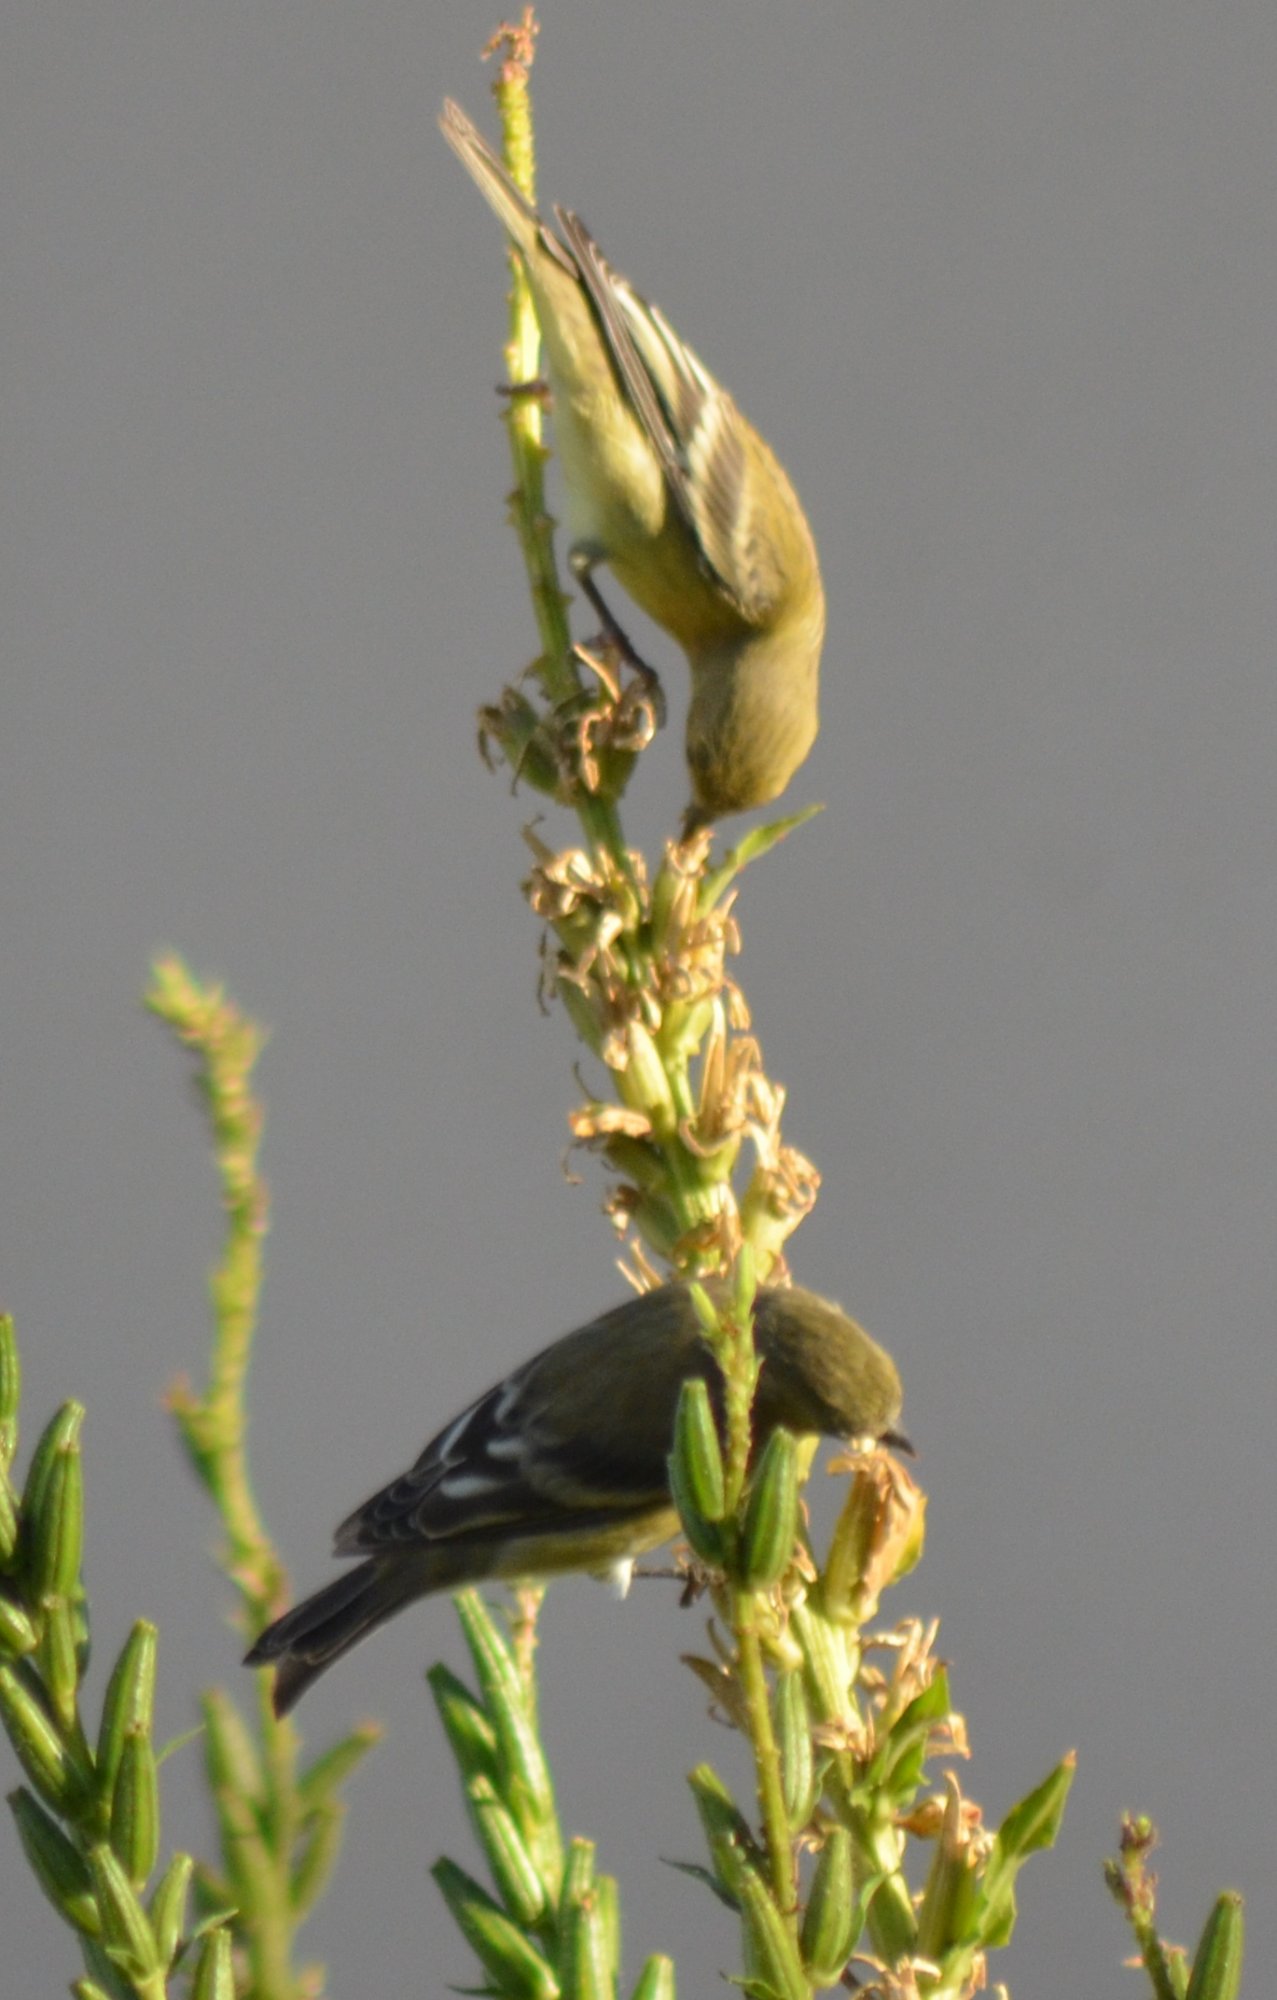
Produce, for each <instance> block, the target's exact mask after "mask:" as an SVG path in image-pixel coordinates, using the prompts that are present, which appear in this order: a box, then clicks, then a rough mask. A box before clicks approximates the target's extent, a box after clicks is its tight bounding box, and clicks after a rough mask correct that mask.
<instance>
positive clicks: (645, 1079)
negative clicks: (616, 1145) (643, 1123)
mask: <svg viewBox="0 0 1277 2000" xmlns="http://www.w3.org/2000/svg"><path fill="white" fill-rule="evenodd" d="M625 1047H626V1054H627V1057H628V1060H627V1062H626V1065H625V1068H624V1069H619V1070H617V1072H616V1091H617V1096H618V1097H619V1098H620V1100H621V1102H622V1104H624V1105H625V1106H627V1108H628V1109H629V1110H631V1111H642V1112H644V1113H645V1114H646V1116H647V1118H648V1119H649V1120H650V1122H651V1126H652V1135H653V1137H654V1138H656V1139H658V1140H665V1139H672V1138H673V1137H674V1134H675V1132H676V1131H677V1129H678V1113H677V1111H676V1109H675V1105H674V1099H673V1096H672V1095H671V1092H670V1081H669V1078H668V1077H667V1076H666V1074H665V1065H664V1063H663V1062H662V1061H661V1057H660V1051H659V1050H658V1049H657V1046H656V1043H655V1042H654V1041H653V1040H652V1037H651V1036H650V1035H649V1033H648V1031H647V1029H646V1028H645V1027H644V1026H643V1023H642V1022H641V1021H631V1022H630V1024H629V1026H628V1027H627V1029H626V1031H625Z"/></svg>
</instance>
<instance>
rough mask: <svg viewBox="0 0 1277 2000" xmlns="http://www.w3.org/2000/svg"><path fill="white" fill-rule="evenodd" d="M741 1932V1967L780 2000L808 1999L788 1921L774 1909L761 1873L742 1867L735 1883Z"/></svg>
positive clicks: (806, 1982) (802, 1972)
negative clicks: (742, 1944) (743, 1953)
mask: <svg viewBox="0 0 1277 2000" xmlns="http://www.w3.org/2000/svg"><path fill="white" fill-rule="evenodd" d="M736 1896H737V1900H738V1902H739V1904H740V1914H741V1926H742V1928H743V1930H744V1933H745V1969H746V1972H747V1974H748V1975H749V1976H750V1978H751V1979H754V1980H757V1981H758V1982H759V1983H760V1984H762V1985H764V1986H766V1987H768V1988H769V1989H770V1990H771V1992H772V1993H775V1994H777V1995H779V1996H780V2000H811V1986H810V1984H809V1983H808V1980H807V1975H806V1974H805V1973H804V1971H803V1966H802V1960H801V1959H800V1958H799V1956H798V1946H797V1944H796V1943H795V1941H794V1938H793V1936H792V1934H791V1932H790V1929H789V1926H788V1924H787V1923H786V1922H785V1919H784V1918H783V1917H782V1915H781V1913H780V1911H779V1910H778V1909H777V1908H776V1905H775V1903H774V1902H773V1900H772V1895H771V1891H770V1889H769V1888H768V1887H767V1884H766V1883H765V1882H764V1881H763V1878H762V1876H761V1875H760V1874H759V1873H758V1872H757V1870H756V1869H755V1868H753V1867H752V1866H745V1867H744V1868H742V1870H741V1872H740V1876H739V1880H738V1882H737V1885H736Z"/></svg>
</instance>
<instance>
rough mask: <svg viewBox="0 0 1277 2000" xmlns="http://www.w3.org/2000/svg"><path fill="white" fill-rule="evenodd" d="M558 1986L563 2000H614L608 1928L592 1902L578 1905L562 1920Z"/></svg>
mask: <svg viewBox="0 0 1277 2000" xmlns="http://www.w3.org/2000/svg"><path fill="white" fill-rule="evenodd" d="M559 1982H560V1991H561V1992H562V1994H563V1996H564V2000H614V1996H615V1994H616V1978H615V1973H614V1969H613V1966H612V1961H611V1954H610V1953H609V1951H608V1939H607V1927H606V1924H605V1923H604V1920H603V1918H602V1916H601V1914H600V1912H599V1910H598V1909H597V1908H596V1907H595V1905H594V1903H593V1902H586V1903H581V1904H578V1905H577V1907H576V1908H575V1909H573V1910H569V1912H568V1914H567V1917H566V1918H565V1920H564V1923H563V1930H562V1943H561V1945H560V1949H559Z"/></svg>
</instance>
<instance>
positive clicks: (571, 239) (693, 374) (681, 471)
mask: <svg viewBox="0 0 1277 2000" xmlns="http://www.w3.org/2000/svg"><path fill="white" fill-rule="evenodd" d="M554 213H555V218H556V220H557V222H558V224H559V227H560V228H561V229H562V231H563V233H564V236H565V237H566V239H567V244H568V248H569V249H570V251H571V253H572V256H573V258H574V259H575V261H576V267H577V270H578V272H579V274H580V278H581V283H582V285H583V286H584V287H585V291H586V294H587V296H588V298H589V300H590V303H591V305H592V306H593V308H594V311H595V315H596V317H597V319H598V323H599V326H600V329H601V331H602V334H603V338H604V340H605V342H606V344H607V348H608V351H609V353H610V354H611V357H612V360H613V363H614V365H615V367H616V370H617V373H618V374H619V376H620V378H621V381H622V383H623V384H624V387H625V391H626V394H627V395H628V397H629V400H630V404H631V406H632V408H633V409H634V411H635V413H636V415H637V416H638V419H639V421H640V423H641V424H642V426H643V429H644V432H645V433H646V435H647V438H648V440H649V442H650V443H651V446H652V449H653V450H654V451H655V453H656V455H657V458H658V459H659V460H660V463H661V468H662V470H663V472H664V474H665V480H666V484H667V486H668V489H669V492H670V496H671V498H672V499H673V502H674V505H675V506H676V508H677V509H678V511H679V513H680V514H681V515H682V517H683V520H684V522H685V523H686V525H687V527H688V528H689V530H690V531H691V534H692V536H693V538H694V540H695V542H696V546H697V548H698V550H699V551H700V554H701V557H702V560H703V561H704V563H705V565H706V567H707V569H709V570H710V571H711V572H712V573H713V575H714V576H715V577H716V579H717V580H718V582H719V584H720V586H721V587H722V589H723V590H724V591H725V592H726V593H727V595H728V596H729V597H731V598H732V599H734V600H735V602H736V603H737V604H738V605H739V606H740V609H741V612H742V614H743V615H744V616H745V617H746V618H747V619H749V620H750V621H751V622H752V621H754V620H756V619H761V618H762V617H764V616H765V615H766V613H767V611H768V610H769V609H770V607H771V605H772V604H773V603H774V601H775V599H776V597H777V595H778V594H779V591H780V589H781V588H782V586H783V583H784V578H783V577H782V576H781V575H780V573H779V570H778V567H777V564H776V562H775V559H774V546H773V541H772V538H771V535H770V533H769V532H766V530H767V529H768V523H767V521H766V520H764V521H763V522H762V523H761V524H760V523H759V521H758V520H757V519H756V518H754V517H753V514H752V509H751V507H750V486H751V482H750V481H749V480H748V479H747V473H748V470H749V467H750V463H751V445H752V444H753V443H754V442H755V441H754V440H753V439H752V434H751V432H750V429H749V426H748V425H747V424H746V422H745V419H744V418H743V417H742V416H741V414H740V411H739V410H738V409H737V407H736V405H735V403H734V402H733V401H732V398H731V397H730V396H729V395H728V393H727V391H726V389H724V388H723V386H722V384H721V383H719V382H716V381H715V380H714V377H713V376H712V375H711V374H710V372H709V370H708V368H706V366H705V364H704V362H703V361H701V360H700V358H699V356H698V355H696V354H695V353H694V352H693V351H692V349H691V348H690V347H689V346H688V345H687V343H686V341H684V340H680V338H679V336H678V334H677V333H675V331H674V329H673V327H672V326H671V325H670V323H669V321H668V320H667V319H666V318H665V315H664V314H663V313H662V312H661V311H660V310H659V308H658V307H656V306H652V305H649V304H648V303H647V301H646V299H644V298H641V297H640V296H639V294H638V293H637V292H636V291H635V289H634V287H633V286H632V285H631V284H630V283H629V280H628V279H626V278H622V277H621V276H619V274H618V273H617V272H615V271H613V270H612V268H611V266H610V265H609V264H608V262H607V260H606V258H605V257H604V256H603V254H602V252H601V251H600V249H599V246H598V244H597V243H596V242H595V241H594V238H593V237H592V236H591V235H590V233H589V231H588V229H587V228H586V227H585V224H584V223H583V222H582V221H581V218H580V216H579V215H575V214H573V212H572V211H571V210H570V209H565V208H556V209H555V211H554ZM760 472H761V473H762V474H763V477H762V479H761V481H760V482H759V485H760V489H761V490H762V491H763V492H766V491H767V489H768V486H769V484H770V481H771V480H772V479H773V478H775V477H776V476H778V475H779V476H780V477H781V478H783V476H784V475H783V474H781V473H780V468H779V467H778V466H776V465H775V461H774V460H773V459H772V457H771V454H770V453H769V452H767V453H765V457H764V458H763V460H762V461H761V462H760ZM760 525H761V527H762V528H763V529H764V531H765V532H762V533H760V532H759V528H760ZM769 552H770V554H771V556H772V560H771V561H768V560H767V557H768V554H769Z"/></svg>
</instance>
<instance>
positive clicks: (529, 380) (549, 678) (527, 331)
mask: <svg viewBox="0 0 1277 2000" xmlns="http://www.w3.org/2000/svg"><path fill="white" fill-rule="evenodd" d="M530 61H531V49H530V45H529V47H528V49H527V54H526V57H525V58H524V59H511V60H508V61H507V62H506V63H505V64H504V65H503V67H502V71H501V74H500V76H499V78H498V80H497V83H496V84H495V86H494V90H493V94H494V96H495V97H496V100H497V108H498V110H499V112H500V114H501V133H502V150H503V152H504V156H505V162H506V165H507V167H508V168H509V170H510V173H511V175H512V176H513V178H514V180H515V182H516V184H517V186H518V187H519V188H520V189H521V190H522V192H523V193H524V194H525V195H526V196H527V198H528V200H529V201H530V202H532V203H533V205H534V206H535V204H536V141H535V137H534V134H533V125H532V99H531V93H530V91H529V89H528V66H529V64H530ZM510 265H511V269H512V271H513V274H514V276H513V283H512V286H511V291H510V326H509V337H508V339H507V342H506V346H505V363H506V373H507V377H508V380H509V384H510V401H509V407H508V409H507V411H506V425H507V429H508V431H509V437H510V455H511V458H512V460H513V463H514V477H515V490H514V493H513V495H512V508H511V514H512V519H513V521H514V526H515V532H516V533H517V535H518V537H519V546H520V548H521V549H522V551H523V559H524V563H525V564H526V566H527V572H528V582H529V586H530V589H531V596H532V606H533V612H534V615H535V617H536V621H537V631H538V633H539V635H540V639H541V659H540V661H539V662H538V674H539V677H540V679H541V682H542V684H543V686H544V688H545V691H546V694H547V696H548V697H549V699H550V700H551V702H553V703H554V704H556V705H566V704H568V703H571V702H574V701H577V700H579V699H580V697H581V693H582V688H581V681H580V678H579V676H578V674H577V672H576V670H575V665H574V658H575V656H574V654H573V650H572V634H571V632H570V630H569V627H568V618H567V604H568V599H567V596H566V594H565V592H564V590H563V588H562V586H561V584H560V582H559V574H558V566H557V564H556V562H555V559H554V522H553V519H552V517H551V515H550V512H549V509H548V507H547V505H546V497H545V464H546V457H547V453H546V448H545V444H544V441H543V437H542V432H543V424H542V396H541V393H540V391H539V389H538V388H537V386H536V377H537V369H538V367H539V365H540V357H541V334H540V329H539V327H538V325H537V317H536V312H535V310H534V308H533V304H532V294H531V292H530V290H529V289H528V281H527V278H526V277H525V275H524V271H523V266H522V264H521V262H520V260H519V258H518V257H517V256H515V255H514V254H513V253H511V257H510ZM576 810H577V815H578V817H579V819H580V821H581V825H582V829H583V831H584V833H585V836H586V839H587V840H588V841H589V843H590V846H591V848H592V849H593V850H594V851H595V852H596V853H597V852H599V851H603V852H606V853H607V854H609V855H610V856H611V857H612V859H613V861H614V862H615V863H616V865H617V866H618V867H619V868H621V869H622V870H623V871H625V872H626V873H628V872H629V867H630V862H629V856H628V855H627V853H626V851H625V842H624V840H623V838H622V836H621V826H620V820H619V818H618V815H617V810H616V805H615V803H614V801H613V800H612V799H610V798H607V797H605V796H603V795H602V794H600V793H591V792H580V793H578V796H577V799H576Z"/></svg>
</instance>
